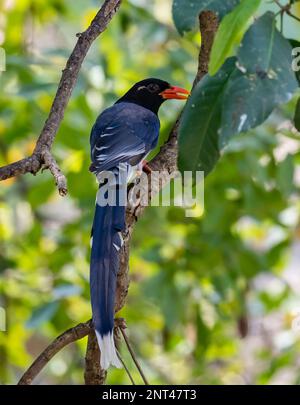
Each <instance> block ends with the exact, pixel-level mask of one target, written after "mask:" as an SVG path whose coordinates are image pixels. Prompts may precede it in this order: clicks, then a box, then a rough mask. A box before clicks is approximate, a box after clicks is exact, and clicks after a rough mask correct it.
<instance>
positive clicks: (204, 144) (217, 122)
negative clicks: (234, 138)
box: [178, 58, 236, 175]
mask: <svg viewBox="0 0 300 405" xmlns="http://www.w3.org/2000/svg"><path fill="white" fill-rule="evenodd" d="M235 61H236V60H235V58H232V59H229V60H228V61H227V62H226V63H225V65H224V66H223V67H222V68H221V69H220V70H219V72H218V73H217V74H216V76H214V77H211V76H209V75H207V76H206V77H204V79H203V80H201V81H200V82H199V83H198V84H197V86H196V87H195V89H194V90H193V92H192V94H191V96H190V98H189V99H188V101H187V105H186V108H185V110H184V113H183V116H182V120H181V124H180V128H179V159H178V165H179V169H180V170H181V171H182V172H183V171H185V170H191V171H193V172H195V171H196V170H200V171H201V170H203V171H204V172H205V175H207V174H208V173H209V172H210V171H211V170H212V169H213V167H214V166H215V164H216V162H217V161H218V159H219V156H220V152H219V135H218V130H219V128H220V126H221V119H222V105H223V95H224V91H225V89H226V85H227V82H228V80H229V77H230V75H231V74H232V72H233V71H235V69H236V67H235Z"/></svg>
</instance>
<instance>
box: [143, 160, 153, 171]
mask: <svg viewBox="0 0 300 405" xmlns="http://www.w3.org/2000/svg"><path fill="white" fill-rule="evenodd" d="M142 165H143V166H142V168H143V172H145V173H146V174H150V173H151V172H152V169H151V167H150V166H149V164H148V162H147V160H143V162H142Z"/></svg>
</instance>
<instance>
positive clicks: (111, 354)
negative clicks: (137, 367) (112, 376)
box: [96, 331, 122, 370]
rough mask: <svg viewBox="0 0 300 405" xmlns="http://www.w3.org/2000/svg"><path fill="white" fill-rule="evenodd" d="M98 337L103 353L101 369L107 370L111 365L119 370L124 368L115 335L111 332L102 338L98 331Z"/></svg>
mask: <svg viewBox="0 0 300 405" xmlns="http://www.w3.org/2000/svg"><path fill="white" fill-rule="evenodd" d="M96 336H97V340H98V344H99V347H100V351H101V356H100V365H101V368H102V369H104V370H107V369H108V367H109V366H110V365H112V366H115V367H117V368H122V364H121V362H120V360H119V359H118V356H117V352H116V348H115V342H114V337H113V333H112V332H110V333H108V334H106V335H104V336H101V335H100V333H99V332H97V331H96Z"/></svg>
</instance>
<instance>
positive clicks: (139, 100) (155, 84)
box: [117, 78, 190, 114]
mask: <svg viewBox="0 0 300 405" xmlns="http://www.w3.org/2000/svg"><path fill="white" fill-rule="evenodd" d="M189 94H190V92H189V91H188V90H185V89H183V88H181V87H177V86H172V85H171V84H170V83H168V82H166V81H164V80H160V79H155V78H150V79H145V80H142V81H140V82H138V83H136V84H135V85H134V86H132V87H131V89H129V90H128V91H127V93H126V94H124V96H123V97H122V98H120V99H119V100H118V101H117V103H119V102H124V101H125V102H130V103H135V104H138V105H140V106H142V107H145V108H147V109H148V110H151V111H152V112H154V113H155V114H157V112H158V110H159V107H160V106H161V105H162V103H163V102H164V101H166V100H170V99H175V100H186V99H187V98H188V95H189Z"/></svg>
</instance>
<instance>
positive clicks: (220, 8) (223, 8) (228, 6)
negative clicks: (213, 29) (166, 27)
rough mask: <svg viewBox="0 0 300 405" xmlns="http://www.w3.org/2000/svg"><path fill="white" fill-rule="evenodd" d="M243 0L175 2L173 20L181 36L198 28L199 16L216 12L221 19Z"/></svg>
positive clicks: (188, 0)
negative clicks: (206, 12)
mask: <svg viewBox="0 0 300 405" xmlns="http://www.w3.org/2000/svg"><path fill="white" fill-rule="evenodd" d="M240 1H241V0H194V1H191V0H174V2H173V8H172V12H173V20H174V23H175V26H176V28H177V30H178V32H179V34H180V35H183V34H184V32H186V31H191V30H193V29H194V28H195V26H196V21H197V18H198V16H199V14H200V13H201V12H202V11H204V10H211V11H214V12H215V13H216V14H217V15H218V16H219V18H220V19H222V18H223V17H224V16H225V15H226V14H228V13H229V12H230V11H231V10H233V9H234V7H235V6H237V5H238V4H239V3H240Z"/></svg>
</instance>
